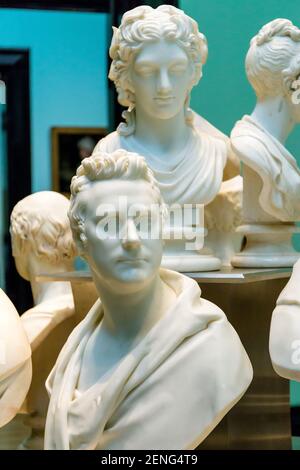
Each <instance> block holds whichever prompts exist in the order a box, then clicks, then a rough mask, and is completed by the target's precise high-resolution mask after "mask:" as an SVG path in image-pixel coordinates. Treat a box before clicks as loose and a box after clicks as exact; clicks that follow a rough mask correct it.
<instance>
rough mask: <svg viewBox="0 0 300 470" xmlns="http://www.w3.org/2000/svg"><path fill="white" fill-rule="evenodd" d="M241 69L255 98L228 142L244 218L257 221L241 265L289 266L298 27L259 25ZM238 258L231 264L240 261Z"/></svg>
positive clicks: (279, 22) (297, 187)
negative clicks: (239, 173)
mask: <svg viewBox="0 0 300 470" xmlns="http://www.w3.org/2000/svg"><path fill="white" fill-rule="evenodd" d="M246 73H247V77H248V80H249V82H250V84H251V85H252V87H253V89H254V91H255V94H256V97H257V101H256V105H255V108H254V110H253V111H252V113H251V115H250V116H248V115H246V116H244V117H243V118H242V120H240V121H238V122H237V123H236V125H235V127H234V129H233V130H232V133H231V143H232V147H233V150H234V151H235V153H236V154H237V156H238V157H239V158H240V160H241V161H242V162H243V164H244V197H243V216H244V222H245V223H246V224H259V225H260V226H259V227H258V226H257V229H256V232H258V235H259V236H260V239H261V248H262V249H261V250H260V249H259V243H258V239H256V240H254V239H253V240H251V233H250V235H249V236H250V238H249V240H250V245H252V248H251V250H252V255H251V256H250V252H249V259H248V260H247V261H245V263H246V264H244V266H249V267H250V266H253V267H254V266H257V267H259V266H261V267H263V266H274V267H276V266H291V265H293V263H294V262H295V261H296V259H297V254H296V253H295V252H293V250H292V247H291V245H290V241H289V238H290V237H291V234H292V233H293V232H295V231H296V229H295V226H294V224H293V222H295V221H298V220H299V219H300V197H299V194H300V169H299V168H298V165H297V162H296V160H295V158H294V157H293V155H291V153H290V152H289V151H288V150H287V148H286V147H285V141H286V139H287V137H288V136H289V134H290V133H291V131H292V130H293V128H294V127H295V125H296V124H298V123H299V122H300V106H299V104H297V102H296V101H295V100H294V94H295V83H296V82H297V79H298V77H299V75H300V29H299V28H298V27H296V26H295V25H293V23H292V22H291V21H289V20H286V19H281V18H279V19H276V20H273V21H271V22H270V23H268V24H266V25H265V26H263V28H262V29H261V30H260V31H259V33H258V34H257V35H256V36H255V37H254V38H253V39H252V40H251V43H250V48H249V51H248V53H247V56H246ZM282 222H284V223H286V224H285V225H283V224H282ZM275 225H276V227H275ZM249 230H250V232H251V229H249ZM275 231H276V233H275ZM280 233H281V234H282V236H280ZM284 233H286V234H287V235H286V237H284ZM253 236H254V235H253ZM255 236H256V238H257V235H255ZM268 244H269V246H268ZM272 244H273V248H274V246H275V245H277V247H278V249H277V253H276V252H275V251H274V249H273V250H272V247H271V246H272ZM254 245H256V247H257V248H258V249H257V251H256V252H255V250H254ZM267 251H270V256H269V259H268V256H267ZM263 252H264V253H265V254H264V253H263ZM242 258H243V256H240V257H239V258H237V259H236V261H234V264H235V265H236V266H242V265H243V260H242ZM251 258H252V259H251ZM272 258H273V261H272ZM249 261H250V264H247V262H248V263H249ZM241 263H242V264H241ZM251 263H252V264H251Z"/></svg>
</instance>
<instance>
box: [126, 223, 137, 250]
mask: <svg viewBox="0 0 300 470" xmlns="http://www.w3.org/2000/svg"><path fill="white" fill-rule="evenodd" d="M140 245H141V240H140V237H139V234H138V232H137V229H136V226H135V223H134V221H133V220H132V219H128V221H127V224H126V227H125V233H124V236H123V238H122V246H123V248H124V249H125V250H134V249H137V248H139V247H140Z"/></svg>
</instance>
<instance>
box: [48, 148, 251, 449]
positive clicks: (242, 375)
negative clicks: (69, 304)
mask: <svg viewBox="0 0 300 470" xmlns="http://www.w3.org/2000/svg"><path fill="white" fill-rule="evenodd" d="M71 193H72V197H71V207H70V212H69V215H70V221H71V226H72V230H73V235H74V238H75V240H76V242H77V245H78V248H79V250H80V252H81V254H82V255H83V256H84V257H85V259H86V260H87V261H88V263H89V265H90V268H91V272H92V276H93V279H94V282H95V285H96V288H97V291H98V293H99V297H100V299H101V302H100V300H98V301H97V302H96V304H95V305H94V306H93V307H92V309H91V310H90V311H89V312H88V314H87V316H86V318H85V319H84V320H83V321H82V322H81V323H80V324H79V325H78V326H77V327H76V329H75V330H74V331H73V332H72V334H71V335H70V337H69V339H68V341H67V343H66V345H65V347H64V348H63V350H62V352H61V354H60V356H59V358H58V360H57V363H56V365H55V367H54V369H53V371H52V373H51V374H50V377H49V378H48V381H47V388H48V390H49V393H50V395H51V399H50V404H49V409H48V415H47V423H46V434H45V448H46V449H122V450H125V449H185V448H194V447H196V446H197V444H198V443H200V442H201V441H202V440H203V439H204V438H205V437H206V436H207V435H208V434H209V433H210V432H211V430H212V429H213V428H214V427H215V426H216V424H217V423H218V422H219V421H220V420H221V418H222V417H223V416H224V414H226V413H227V412H228V410H229V409H230V408H231V407H232V406H233V405H234V404H235V403H236V402H237V401H238V400H239V398H240V397H241V395H242V394H243V393H244V392H245V390H246V388H247V387H248V385H249V383H250V381H251V377H252V369H251V365H250V362H249V359H248V357H247V355H246V353H245V351H244V348H243V346H242V344H241V342H240V340H239V338H238V336H237V334H236V332H235V331H234V329H233V328H232V326H231V325H230V324H229V322H228V321H227V319H226V316H225V315H224V313H223V312H222V311H221V310H220V309H219V308H218V307H216V306H215V305H213V304H212V303H211V302H208V301H206V300H204V299H202V298H201V292H200V289H199V287H198V285H197V283H196V282H195V281H193V280H191V279H189V278H187V277H185V276H183V275H181V274H179V273H176V272H173V271H167V270H160V269H159V267H160V262H161V256H162V240H161V224H162V214H163V212H164V210H163V207H164V206H163V204H162V199H161V195H160V192H159V190H158V187H157V185H156V182H155V181H154V179H153V174H152V172H151V171H150V170H149V168H148V167H147V165H146V162H145V160H144V158H142V157H140V156H139V155H137V154H132V153H128V152H126V151H124V150H117V151H116V152H115V153H113V154H104V153H102V154H101V153H98V154H95V155H94V156H93V157H91V158H88V159H85V160H83V162H82V165H81V166H80V167H79V168H78V170H77V174H76V177H74V178H73V180H72V184H71ZM146 221H147V223H146V224H145V222H146ZM109 227H110V228H111V229H114V230H115V232H113V231H112V232H110V231H109V230H108V229H109ZM150 230H151V231H150ZM153 234H156V236H154V235H153ZM141 430H142V432H141Z"/></svg>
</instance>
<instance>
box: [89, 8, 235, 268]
mask: <svg viewBox="0 0 300 470" xmlns="http://www.w3.org/2000/svg"><path fill="white" fill-rule="evenodd" d="M110 57H111V59H112V63H111V67H110V73H109V78H110V79H111V80H113V82H114V83H115V86H116V89H117V92H118V99H119V102H120V103H121V104H122V105H123V106H125V107H127V111H125V112H124V113H123V117H124V118H125V122H124V123H121V124H120V125H119V127H118V129H117V130H116V131H115V132H112V133H111V134H109V135H108V136H106V137H105V138H104V139H102V140H101V141H100V142H99V143H98V144H97V146H96V148H95V152H96V153H97V152H98V151H106V152H113V151H114V150H116V149H118V148H124V149H126V150H128V151H131V152H138V153H140V154H142V155H144V156H145V158H146V160H147V164H148V165H149V166H150V168H151V169H152V171H153V173H154V176H155V178H156V180H157V182H158V186H159V188H160V191H161V193H162V196H163V198H164V201H165V202H166V203H167V204H170V205H171V204H174V203H177V204H181V205H183V204H199V205H204V204H208V203H209V202H211V201H212V200H213V199H214V197H215V196H216V194H217V193H218V191H219V189H220V186H221V183H222V178H223V170H224V167H225V165H226V161H227V155H228V147H227V145H226V143H225V142H224V140H223V139H222V138H216V137H215V136H213V135H210V134H209V133H207V132H201V131H200V130H199V129H198V128H197V127H196V126H195V125H194V117H195V116H194V113H193V112H192V111H191V110H190V108H189V101H190V93H191V90H192V88H193V87H194V86H195V85H197V83H198V82H199V80H200V79H201V76H202V68H203V65H204V64H205V62H206V58H207V42H206V38H205V36H204V35H203V34H202V33H200V32H199V30H198V25H197V23H196V22H195V21H194V20H193V19H192V18H190V17H189V16H187V15H186V14H185V13H184V12H183V11H181V10H179V9H177V8H175V7H173V6H169V5H162V6H159V7H158V8H156V9H153V8H151V7H150V6H140V7H137V8H135V9H133V10H131V11H128V12H127V13H125V14H124V16H123V18H122V22H121V25H120V27H119V28H114V34H113V39H112V43H111V47H110ZM217 264H218V263H217ZM207 268H208V266H207Z"/></svg>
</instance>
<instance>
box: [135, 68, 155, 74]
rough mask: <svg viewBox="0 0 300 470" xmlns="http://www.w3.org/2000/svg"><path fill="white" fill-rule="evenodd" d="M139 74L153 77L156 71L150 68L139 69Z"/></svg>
mask: <svg viewBox="0 0 300 470" xmlns="http://www.w3.org/2000/svg"><path fill="white" fill-rule="evenodd" d="M137 73H138V74H139V75H143V76H145V75H152V74H153V73H154V69H153V68H150V67H141V68H138V69H137Z"/></svg>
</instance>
